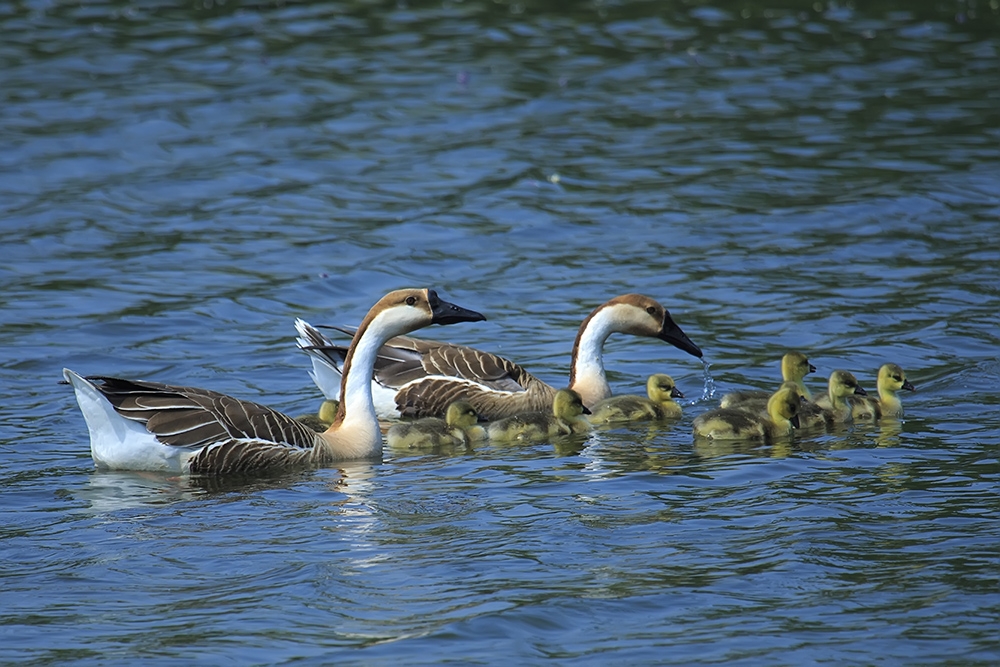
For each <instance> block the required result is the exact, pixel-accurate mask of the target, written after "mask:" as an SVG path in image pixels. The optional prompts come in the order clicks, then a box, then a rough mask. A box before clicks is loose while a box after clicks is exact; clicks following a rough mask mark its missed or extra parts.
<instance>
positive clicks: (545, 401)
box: [295, 294, 702, 421]
mask: <svg viewBox="0 0 1000 667" xmlns="http://www.w3.org/2000/svg"><path fill="white" fill-rule="evenodd" d="M295 327H296V329H297V330H298V332H299V338H298V345H299V347H300V348H301V349H302V350H304V351H306V352H307V353H308V354H309V355H310V358H311V359H312V364H313V371H312V377H313V380H314V381H315V382H316V384H317V386H318V387H319V388H320V390H322V391H323V393H324V394H325V395H326V397H327V398H337V397H338V387H339V385H340V383H339V375H340V369H341V368H343V363H344V362H343V360H344V357H345V355H346V348H344V347H343V346H342V345H336V344H334V343H332V342H331V341H330V340H329V339H328V338H327V337H326V336H324V335H323V334H322V333H320V332H319V331H318V330H317V329H316V328H315V327H312V326H311V325H309V324H308V323H307V322H304V321H302V320H298V321H297V322H296V323H295ZM330 328H332V329H336V330H338V331H341V332H343V333H348V334H351V333H353V330H351V329H347V328H343V327H330ZM613 333H624V334H632V335H634V336H647V337H650V338H658V339H659V340H662V341H666V342H668V343H670V344H671V345H673V346H675V347H677V348H678V349H681V350H683V351H685V352H687V353H688V354H691V355H694V356H696V357H699V358H701V356H702V352H701V349H700V348H699V347H698V346H697V345H695V344H694V343H693V342H691V339H690V338H688V337H687V335H686V334H685V333H684V332H683V331H681V328H680V327H679V326H677V324H676V323H675V322H674V320H673V319H672V318H671V317H670V313H669V312H667V309H666V308H664V307H663V306H661V305H660V304H659V303H658V302H657V301H656V300H654V299H651V298H650V297H648V296H643V295H641V294H624V295H622V296H617V297H615V298H613V299H611V300H610V301H608V302H606V303H603V304H601V305H600V306H598V307H597V308H595V309H594V311H593V312H592V313H590V315H588V316H587V318H586V319H585V320H584V321H583V323H582V324H581V325H580V329H579V331H577V334H576V340H575V341H574V343H573V353H572V363H571V366H570V376H569V388H570V389H573V390H574V391H576V392H577V393H578V394H580V396H581V397H582V398H583V402H584V405H587V406H590V405H594V404H596V403H597V402H598V401H601V400H603V399H605V398H608V397H609V396H611V387H610V385H609V384H608V379H607V376H606V374H605V371H604V358H603V350H604V341H606V340H607V339H608V336H610V335H611V334H613ZM555 393H556V388H555V387H553V386H551V385H549V384H547V383H545V382H543V381H542V380H539V379H538V378H536V377H535V376H533V375H532V374H531V373H529V372H528V371H526V370H525V369H524V368H523V367H521V366H520V365H518V364H516V363H514V362H513V361H510V360H509V359H505V358H503V357H501V356H498V355H495V354H491V353H489V352H483V351H481V350H477V349H474V348H471V347H465V346H463V345H453V344H451V343H442V342H437V341H431V340H423V339H419V338H410V337H403V336H400V337H397V338H394V339H392V340H390V341H388V343H387V344H386V345H384V346H382V349H380V350H379V354H378V359H377V360H376V362H375V373H374V377H373V378H372V394H373V396H374V398H375V409H376V411H377V412H378V415H379V417H381V418H383V419H397V418H399V417H401V416H407V417H425V416H433V417H440V416H442V415H444V412H445V410H446V409H447V408H448V404H449V403H451V402H452V401H456V400H460V399H461V400H465V401H468V402H469V403H471V404H472V405H473V407H475V408H476V410H477V412H478V413H479V416H480V417H481V418H482V419H486V420H490V421H492V420H496V419H502V418H503V417H510V416H512V415H515V414H522V413H525V412H539V411H547V410H549V409H550V408H551V406H552V399H553V397H554V396H555Z"/></svg>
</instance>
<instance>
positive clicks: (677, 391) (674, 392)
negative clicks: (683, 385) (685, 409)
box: [670, 387, 684, 398]
mask: <svg viewBox="0 0 1000 667" xmlns="http://www.w3.org/2000/svg"><path fill="white" fill-rule="evenodd" d="M670 397H671V398H684V392H682V391H681V390H680V389H678V388H677V387H674V388H673V389H671V390H670Z"/></svg>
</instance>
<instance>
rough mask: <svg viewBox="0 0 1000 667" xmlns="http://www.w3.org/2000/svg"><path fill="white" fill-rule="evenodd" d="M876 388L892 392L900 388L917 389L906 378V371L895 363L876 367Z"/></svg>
mask: <svg viewBox="0 0 1000 667" xmlns="http://www.w3.org/2000/svg"><path fill="white" fill-rule="evenodd" d="M878 388H879V391H888V392H890V393H893V394H894V393H896V392H897V391H899V390H900V389H906V390H907V391H916V390H917V388H916V387H914V386H913V384H911V383H910V381H909V380H907V379H906V373H904V372H903V369H902V368H900V367H899V366H897V365H896V364H882V367H881V368H879V369H878Z"/></svg>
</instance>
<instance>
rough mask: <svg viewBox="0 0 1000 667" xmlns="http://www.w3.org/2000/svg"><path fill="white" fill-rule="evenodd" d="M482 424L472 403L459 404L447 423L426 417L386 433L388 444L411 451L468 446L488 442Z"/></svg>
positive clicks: (452, 408) (451, 410)
mask: <svg viewBox="0 0 1000 667" xmlns="http://www.w3.org/2000/svg"><path fill="white" fill-rule="evenodd" d="M478 422H479V415H478V414H477V413H476V409H475V408H474V407H472V404H471V403H469V402H468V401H455V402H453V403H452V404H451V405H449V406H448V410H447V412H446V414H445V418H444V419H439V418H437V417H423V418H422V419H417V420H415V421H411V422H400V423H398V424H393V425H392V426H391V427H390V428H389V431H388V433H386V443H387V444H388V445H389V446H390V447H398V448H410V449H419V448H424V447H449V446H450V447H459V446H462V445H468V444H470V443H472V442H475V441H478V440H485V439H486V430H485V429H484V428H483V427H482V426H480V425H479V424H478Z"/></svg>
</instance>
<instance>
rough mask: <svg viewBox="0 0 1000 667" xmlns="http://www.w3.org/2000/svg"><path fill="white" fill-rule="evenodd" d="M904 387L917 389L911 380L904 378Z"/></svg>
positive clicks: (910, 389) (908, 389)
mask: <svg viewBox="0 0 1000 667" xmlns="http://www.w3.org/2000/svg"><path fill="white" fill-rule="evenodd" d="M903 389H906V390H907V391H916V390H917V388H916V387H914V386H913V383H912V382H910V381H909V380H903Z"/></svg>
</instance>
